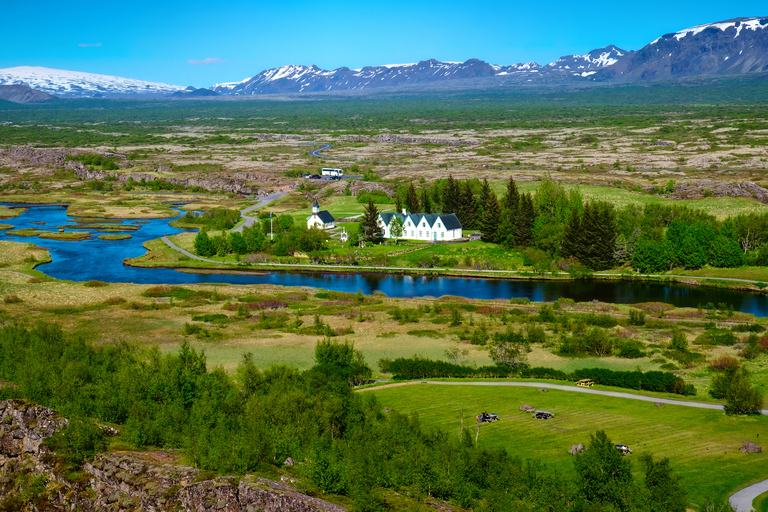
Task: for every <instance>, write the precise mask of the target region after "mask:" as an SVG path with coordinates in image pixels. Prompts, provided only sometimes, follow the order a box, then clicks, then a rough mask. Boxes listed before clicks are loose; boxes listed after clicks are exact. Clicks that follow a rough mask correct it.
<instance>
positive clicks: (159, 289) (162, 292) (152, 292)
mask: <svg viewBox="0 0 768 512" xmlns="http://www.w3.org/2000/svg"><path fill="white" fill-rule="evenodd" d="M141 295H142V296H144V297H173V298H174V299H179V300H184V299H188V298H190V297H192V296H193V295H195V291H194V290H190V289H189V288H184V287H182V286H166V285H162V286H153V287H152V288H147V289H146V290H144V293H142V294H141Z"/></svg>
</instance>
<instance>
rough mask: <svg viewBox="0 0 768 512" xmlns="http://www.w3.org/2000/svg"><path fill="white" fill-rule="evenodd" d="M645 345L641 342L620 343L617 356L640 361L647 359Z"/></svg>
mask: <svg viewBox="0 0 768 512" xmlns="http://www.w3.org/2000/svg"><path fill="white" fill-rule="evenodd" d="M644 348H645V345H644V344H643V343H642V342H641V341H637V340H627V341H623V342H620V344H619V350H618V352H617V353H616V355H617V356H619V357H623V358H625V359H638V358H640V357H645V355H646V354H645V350H644Z"/></svg>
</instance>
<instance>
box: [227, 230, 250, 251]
mask: <svg viewBox="0 0 768 512" xmlns="http://www.w3.org/2000/svg"><path fill="white" fill-rule="evenodd" d="M227 238H228V240H227V244H228V245H229V248H230V249H231V250H232V252H236V253H237V254H248V243H247V242H246V241H245V237H244V236H243V235H242V234H241V233H238V232H237V231H234V232H232V233H230V234H229V235H228V236H227Z"/></svg>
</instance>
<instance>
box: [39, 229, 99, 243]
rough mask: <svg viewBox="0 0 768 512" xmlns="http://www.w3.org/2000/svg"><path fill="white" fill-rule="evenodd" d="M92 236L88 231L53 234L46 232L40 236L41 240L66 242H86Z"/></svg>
mask: <svg viewBox="0 0 768 512" xmlns="http://www.w3.org/2000/svg"><path fill="white" fill-rule="evenodd" d="M90 236H91V234H90V233H88V232H87V231H67V232H63V233H51V232H48V231H46V232H44V233H41V234H40V235H39V238H43V239H47V240H61V241H64V242H79V241H81V240H85V239H86V238H88V237H90Z"/></svg>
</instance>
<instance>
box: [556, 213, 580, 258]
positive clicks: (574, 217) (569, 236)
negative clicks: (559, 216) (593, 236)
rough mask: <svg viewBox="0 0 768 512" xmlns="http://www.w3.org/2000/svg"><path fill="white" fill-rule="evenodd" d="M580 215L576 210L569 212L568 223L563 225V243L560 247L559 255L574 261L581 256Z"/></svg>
mask: <svg viewBox="0 0 768 512" xmlns="http://www.w3.org/2000/svg"><path fill="white" fill-rule="evenodd" d="M581 234H582V233H581V215H580V214H579V211H578V210H576V209H573V210H571V215H570V217H568V222H566V223H565V231H564V232H563V243H562V245H561V247H560V253H561V254H562V255H563V256H566V257H568V256H572V257H574V258H576V259H579V260H580V259H581V258H579V256H580V254H581V243H582V242H583V241H582V237H581Z"/></svg>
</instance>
